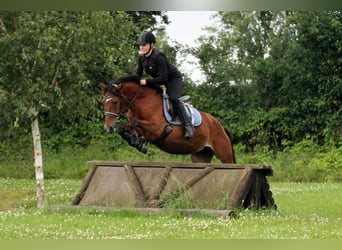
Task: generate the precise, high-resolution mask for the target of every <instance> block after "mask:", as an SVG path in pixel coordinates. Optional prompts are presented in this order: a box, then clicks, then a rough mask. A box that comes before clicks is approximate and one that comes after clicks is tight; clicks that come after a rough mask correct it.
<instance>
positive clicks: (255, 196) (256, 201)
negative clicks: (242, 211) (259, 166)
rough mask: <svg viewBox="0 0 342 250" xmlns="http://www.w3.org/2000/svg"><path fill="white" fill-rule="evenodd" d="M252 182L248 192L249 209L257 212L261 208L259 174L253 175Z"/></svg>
mask: <svg viewBox="0 0 342 250" xmlns="http://www.w3.org/2000/svg"><path fill="white" fill-rule="evenodd" d="M254 175H255V177H254V181H253V184H252V187H251V190H250V208H251V209H252V210H257V209H259V208H261V183H260V181H261V178H260V177H261V176H260V173H254Z"/></svg>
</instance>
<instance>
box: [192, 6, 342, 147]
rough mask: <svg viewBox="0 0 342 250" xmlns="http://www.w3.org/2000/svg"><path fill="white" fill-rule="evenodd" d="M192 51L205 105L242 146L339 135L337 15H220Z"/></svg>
mask: <svg viewBox="0 0 342 250" xmlns="http://www.w3.org/2000/svg"><path fill="white" fill-rule="evenodd" d="M219 17H220V20H221V25H219V26H218V27H211V28H209V29H208V31H209V35H207V36H204V37H202V38H201V46H200V47H199V49H198V51H197V52H196V55H197V56H198V57H199V59H200V65H201V68H202V70H203V71H204V72H205V74H206V78H207V79H208V82H207V83H205V84H204V87H203V88H202V87H201V88H199V91H201V89H203V92H201V93H200V95H202V96H203V98H202V99H203V102H201V103H203V104H202V105H205V107H206V108H207V110H209V111H212V112H213V113H214V114H216V115H218V116H219V118H220V119H221V120H222V121H224V123H226V124H229V125H230V127H232V128H233V135H235V138H237V139H238V140H240V141H243V142H244V143H245V144H246V145H247V146H248V147H250V148H253V146H254V145H256V144H259V145H267V146H269V147H270V148H272V149H279V148H281V146H282V141H284V140H288V141H293V142H297V141H300V140H302V139H303V138H305V137H306V136H307V135H310V136H312V137H313V138H315V139H317V142H319V143H321V144H323V143H324V142H325V141H328V140H334V141H335V142H338V141H339V140H340V138H341V126H340V125H339V124H341V106H342V105H341V101H340V100H341V92H342V91H341V86H342V84H341V73H340V72H341V58H342V57H341V41H342V32H341V30H342V28H341V27H342V25H341V20H342V18H341V12H339V11H324V12H322V11H321V12H312V11H308V12H271V11H266V12H264V11H261V12H256V11H253V12H220V13H219Z"/></svg>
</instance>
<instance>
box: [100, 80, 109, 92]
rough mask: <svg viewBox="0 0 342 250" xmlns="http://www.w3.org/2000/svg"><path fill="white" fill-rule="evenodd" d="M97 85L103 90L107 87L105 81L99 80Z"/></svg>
mask: <svg viewBox="0 0 342 250" xmlns="http://www.w3.org/2000/svg"><path fill="white" fill-rule="evenodd" d="M99 86H100V88H101V89H102V90H104V91H106V89H107V87H108V86H107V84H105V83H103V82H99Z"/></svg>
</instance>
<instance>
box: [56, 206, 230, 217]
mask: <svg viewBox="0 0 342 250" xmlns="http://www.w3.org/2000/svg"><path fill="white" fill-rule="evenodd" d="M50 208H51V209H53V210H55V211H63V210H68V209H79V210H81V209H96V210H97V211H99V212H101V211H103V212H104V211H113V212H120V211H132V212H137V213H142V214H175V213H179V214H181V215H183V216H193V215H213V216H217V217H223V218H230V217H233V216H234V215H235V214H234V211H233V210H225V209H220V210H219V209H165V208H150V207H146V208H142V207H135V208H132V207H122V208H115V207H103V206H66V205H53V206H50Z"/></svg>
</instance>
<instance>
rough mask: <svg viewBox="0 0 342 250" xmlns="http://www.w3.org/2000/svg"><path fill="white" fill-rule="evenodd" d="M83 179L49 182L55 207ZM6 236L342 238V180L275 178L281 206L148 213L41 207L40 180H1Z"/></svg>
mask: <svg viewBox="0 0 342 250" xmlns="http://www.w3.org/2000/svg"><path fill="white" fill-rule="evenodd" d="M80 184H81V180H65V179H63V180H58V179H57V180H46V181H45V189H46V195H47V199H48V203H49V205H54V204H65V205H69V204H70V203H71V201H72V199H73V197H74V195H75V193H76V192H77V190H78V189H79V187H80ZM0 187H1V189H0V201H1V202H0V239H341V238H342V209H341V208H342V183H278V182H270V189H271V191H272V193H273V198H274V200H275V202H276V204H277V206H278V209H277V210H260V211H249V210H241V211H236V217H235V218H232V219H227V218H217V217H213V216H209V215H196V216H181V215H179V214H176V213H174V214H153V215H146V214H145V215H142V214H138V213H135V212H132V211H127V210H126V211H125V210H122V211H115V212H114V211H98V210H96V209H86V210H77V211H76V210H65V211H58V212H57V211H54V210H51V209H49V207H47V208H45V209H42V210H37V209H36V208H35V206H36V200H35V182H34V180H23V179H5V178H0Z"/></svg>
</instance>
